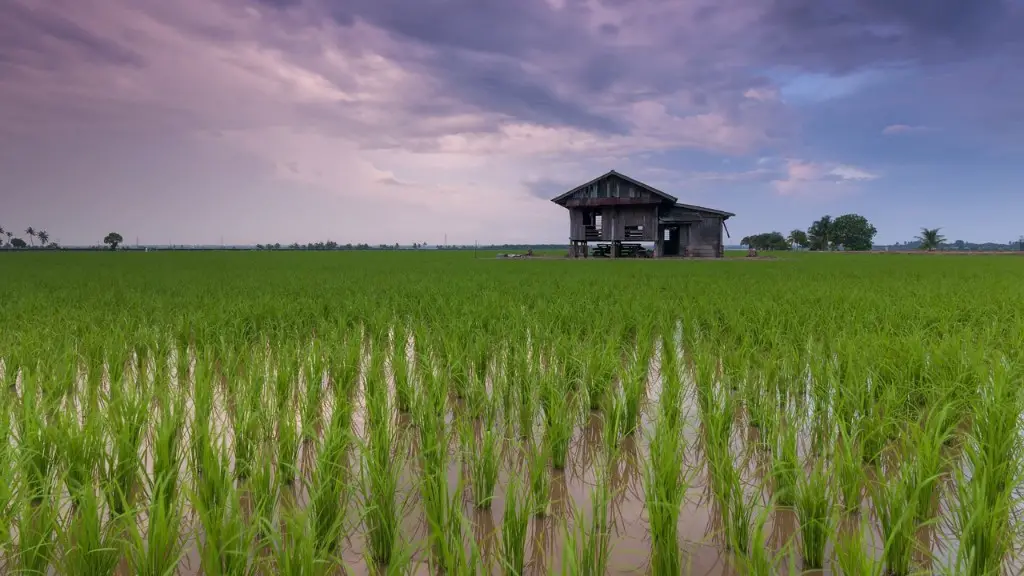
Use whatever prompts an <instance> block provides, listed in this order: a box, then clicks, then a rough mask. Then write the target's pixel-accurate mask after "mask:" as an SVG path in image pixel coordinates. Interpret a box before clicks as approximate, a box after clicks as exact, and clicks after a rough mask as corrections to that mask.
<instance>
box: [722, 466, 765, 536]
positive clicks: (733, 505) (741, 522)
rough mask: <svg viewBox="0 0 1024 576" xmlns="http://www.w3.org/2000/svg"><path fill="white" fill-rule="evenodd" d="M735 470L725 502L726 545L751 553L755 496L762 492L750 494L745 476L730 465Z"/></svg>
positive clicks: (730, 474)
mask: <svg viewBox="0 0 1024 576" xmlns="http://www.w3.org/2000/svg"><path fill="white" fill-rule="evenodd" d="M730 468H732V469H733V472H731V473H729V474H728V475H727V476H728V478H729V484H728V499H727V500H726V501H725V503H724V504H721V503H720V504H719V506H722V507H724V508H725V511H724V513H723V516H724V526H725V541H726V546H727V548H729V549H730V550H733V551H735V552H736V553H737V554H740V555H744V556H745V555H748V554H750V546H751V538H752V536H751V526H752V518H753V513H754V503H755V498H757V496H758V495H759V494H760V493H759V492H757V493H751V494H750V495H749V496H748V495H747V494H746V492H745V490H744V489H743V477H742V476H741V474H740V472H739V470H738V469H736V467H735V466H730Z"/></svg>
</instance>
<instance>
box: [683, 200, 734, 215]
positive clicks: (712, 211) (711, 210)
mask: <svg viewBox="0 0 1024 576" xmlns="http://www.w3.org/2000/svg"><path fill="white" fill-rule="evenodd" d="M676 206H678V207H680V208H686V209H687V210H693V211H694V212H707V213H709V214H715V215H716V216H721V217H723V218H729V217H730V216H735V214H733V213H732V212H726V211H725V210H715V209H714V208H705V207H703V206H694V205H693V204H683V203H682V202H676Z"/></svg>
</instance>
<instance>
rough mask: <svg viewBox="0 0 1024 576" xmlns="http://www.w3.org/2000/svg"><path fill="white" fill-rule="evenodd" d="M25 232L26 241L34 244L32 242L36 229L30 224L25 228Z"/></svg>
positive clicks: (33, 243)
mask: <svg viewBox="0 0 1024 576" xmlns="http://www.w3.org/2000/svg"><path fill="white" fill-rule="evenodd" d="M25 234H28V241H29V243H31V244H32V245H33V246H35V245H36V243H35V242H33V240H35V237H36V229H35V228H33V227H31V226H29V227H28V228H25Z"/></svg>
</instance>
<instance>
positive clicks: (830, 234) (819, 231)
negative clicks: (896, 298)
mask: <svg viewBox="0 0 1024 576" xmlns="http://www.w3.org/2000/svg"><path fill="white" fill-rule="evenodd" d="M876 234H878V230H877V229H876V228H875V227H874V225H872V224H871V223H870V222H868V219H867V218H865V217H863V216H861V215H860V214H843V215H842V216H838V217H836V218H832V216H830V215H827V214H826V215H825V216H822V217H821V218H819V219H817V220H815V221H814V222H813V223H811V225H810V226H809V227H808V228H807V230H799V229H796V230H792V231H791V232H790V233H789V235H788V236H783V235H782V233H781V232H775V231H773V232H765V233H763V234H754V235H753V236H746V237H744V238H743V239H742V240H740V245H741V246H749V247H750V248H754V249H755V250H792V249H793V248H796V247H799V248H804V249H810V250H817V251H830V250H871V246H872V241H873V240H874V239H875V235H876Z"/></svg>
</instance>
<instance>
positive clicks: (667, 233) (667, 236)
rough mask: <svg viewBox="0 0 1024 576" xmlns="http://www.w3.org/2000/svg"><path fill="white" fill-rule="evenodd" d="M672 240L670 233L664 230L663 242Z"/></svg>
mask: <svg viewBox="0 0 1024 576" xmlns="http://www.w3.org/2000/svg"><path fill="white" fill-rule="evenodd" d="M670 240H672V231H671V230H669V229H668V228H665V242H668V241H670Z"/></svg>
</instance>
